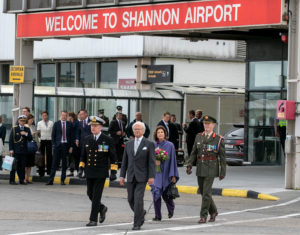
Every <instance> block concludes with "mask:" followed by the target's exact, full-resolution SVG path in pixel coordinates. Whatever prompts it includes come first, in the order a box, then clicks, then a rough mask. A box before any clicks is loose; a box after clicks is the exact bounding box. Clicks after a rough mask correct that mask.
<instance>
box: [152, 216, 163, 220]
mask: <svg viewBox="0 0 300 235" xmlns="http://www.w3.org/2000/svg"><path fill="white" fill-rule="evenodd" d="M152 220H153V221H161V218H157V217H154V218H153V219H152Z"/></svg>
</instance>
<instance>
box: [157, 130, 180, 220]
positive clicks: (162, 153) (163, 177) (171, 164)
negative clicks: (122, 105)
mask: <svg viewBox="0 0 300 235" xmlns="http://www.w3.org/2000/svg"><path fill="white" fill-rule="evenodd" d="M153 138H154V141H155V155H156V175H155V180H154V184H153V185H151V191H152V195H153V202H154V210H155V217H154V218H153V221H161V219H162V215H161V198H163V200H164V201H165V203H166V206H167V209H168V217H169V218H172V217H173V214H174V209H175V204H174V201H173V199H172V198H170V197H168V195H167V192H168V188H169V186H170V185H172V184H175V183H176V182H177V181H178V179H179V176H178V169H177V162H176V151H175V147H174V145H173V143H172V142H170V141H167V131H166V129H165V128H164V127H163V126H158V127H157V128H156V130H155V132H154V137H153Z"/></svg>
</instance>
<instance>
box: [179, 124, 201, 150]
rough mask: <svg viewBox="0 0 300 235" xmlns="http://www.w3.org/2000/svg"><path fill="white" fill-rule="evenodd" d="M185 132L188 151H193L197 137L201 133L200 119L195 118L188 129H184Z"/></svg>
mask: <svg viewBox="0 0 300 235" xmlns="http://www.w3.org/2000/svg"><path fill="white" fill-rule="evenodd" d="M202 125H203V124H202ZM184 131H185V132H186V143H187V145H188V149H192V148H193V145H194V142H195V138H196V135H197V134H198V133H200V132H201V124H200V122H199V121H198V119H197V118H194V119H193V120H192V121H191V122H190V124H189V125H188V127H186V128H184ZM202 132H203V131H202Z"/></svg>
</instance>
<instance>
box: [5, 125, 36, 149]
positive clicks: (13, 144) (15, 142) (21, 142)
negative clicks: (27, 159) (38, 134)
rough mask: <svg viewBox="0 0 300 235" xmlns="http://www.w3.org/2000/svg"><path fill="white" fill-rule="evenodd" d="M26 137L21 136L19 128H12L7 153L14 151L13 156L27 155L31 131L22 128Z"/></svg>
mask: <svg viewBox="0 0 300 235" xmlns="http://www.w3.org/2000/svg"><path fill="white" fill-rule="evenodd" d="M23 131H25V132H27V136H25V135H21V128H20V126H19V125H18V126H14V127H13V128H12V129H11V133H10V137H9V151H14V154H23V155H24V154H27V143H28V141H31V140H32V135H31V131H30V129H29V128H28V127H25V126H24V130H23Z"/></svg>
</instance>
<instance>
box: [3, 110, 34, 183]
mask: <svg viewBox="0 0 300 235" xmlns="http://www.w3.org/2000/svg"><path fill="white" fill-rule="evenodd" d="M26 119H27V117H26V116H25V115H21V116H19V117H18V122H19V125H18V126H14V127H13V128H12V130H11V133H10V137H9V152H10V155H11V156H13V157H14V158H15V159H16V160H17V165H16V168H17V173H18V177H19V182H20V184H27V183H26V182H25V181H24V180H25V163H26V157H27V152H28V149H27V143H28V141H31V140H32V136H31V131H30V129H29V128H28V127H25V126H24V125H25V122H26ZM15 174H16V171H15V170H14V169H13V170H12V171H11V172H10V177H9V183H10V184H16V182H15Z"/></svg>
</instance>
